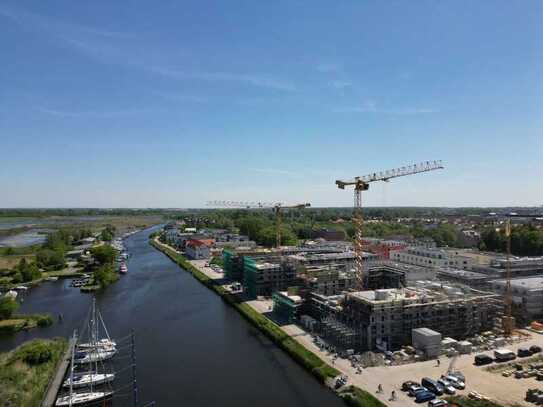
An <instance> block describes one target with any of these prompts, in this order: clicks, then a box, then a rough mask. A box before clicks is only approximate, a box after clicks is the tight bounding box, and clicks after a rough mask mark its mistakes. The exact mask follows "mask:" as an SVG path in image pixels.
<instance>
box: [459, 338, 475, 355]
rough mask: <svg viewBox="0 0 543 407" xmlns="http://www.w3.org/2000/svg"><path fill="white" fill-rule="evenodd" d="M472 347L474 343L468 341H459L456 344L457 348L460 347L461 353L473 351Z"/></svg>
mask: <svg viewBox="0 0 543 407" xmlns="http://www.w3.org/2000/svg"><path fill="white" fill-rule="evenodd" d="M471 347H472V343H471V342H468V341H461V342H458V343H457V345H456V349H458V352H460V354H467V353H471Z"/></svg>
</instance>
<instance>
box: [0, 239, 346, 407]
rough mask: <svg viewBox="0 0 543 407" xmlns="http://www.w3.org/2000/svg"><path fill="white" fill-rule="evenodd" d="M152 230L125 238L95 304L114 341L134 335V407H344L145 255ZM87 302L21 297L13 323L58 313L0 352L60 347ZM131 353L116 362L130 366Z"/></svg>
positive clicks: (60, 288)
mask: <svg viewBox="0 0 543 407" xmlns="http://www.w3.org/2000/svg"><path fill="white" fill-rule="evenodd" d="M151 232H152V229H148V230H145V231H142V232H140V233H137V234H134V235H132V236H130V237H129V238H128V239H127V240H126V241H125V245H126V248H127V250H128V252H129V253H130V255H131V257H130V259H129V261H128V269H129V272H128V274H127V275H125V276H123V277H122V278H121V280H120V281H119V282H118V283H116V284H114V285H112V286H110V287H108V288H107V289H106V290H105V291H104V292H101V293H98V294H97V295H96V304H97V306H98V308H99V309H100V310H101V312H102V314H103V316H104V320H105V323H106V325H107V327H108V329H109V331H110V334H111V335H112V337H114V338H121V337H125V336H126V335H128V334H130V331H131V330H132V329H134V330H135V333H136V355H137V382H138V388H139V400H140V406H142V405H144V404H145V403H148V402H150V401H156V403H157V406H206V407H207V406H221V407H222V406H237V407H239V406H273V407H277V406H308V407H309V406H311V407H318V406H327V407H328V406H331V407H335V406H338V407H339V406H342V405H343V403H342V402H341V401H340V399H339V398H338V397H337V396H335V395H334V394H333V393H332V392H331V391H330V390H328V389H326V388H325V387H324V386H322V385H320V384H319V383H318V382H317V381H316V380H315V379H314V378H313V377H312V376H311V375H310V374H309V373H307V372H306V371H305V370H303V369H302V368H301V367H299V366H298V365H297V364H296V363H295V362H293V361H292V360H291V359H290V358H289V357H288V356H287V355H286V354H285V353H284V352H283V351H281V350H280V349H278V348H277V347H276V346H275V345H274V344H273V343H271V342H270V341H269V340H268V339H267V338H265V337H264V336H263V335H262V334H260V333H259V332H258V331H257V330H256V329H255V328H253V327H252V326H251V325H250V324H249V323H248V322H247V321H245V320H244V319H243V318H242V317H241V316H240V315H239V314H238V313H237V311H235V310H234V309H232V308H231V307H229V306H228V305H226V304H225V303H224V302H223V301H222V300H221V299H220V298H219V297H218V296H217V295H216V294H215V293H213V292H212V291H210V290H208V289H207V288H205V287H204V286H202V285H201V284H200V283H199V282H198V281H196V280H195V279H194V278H193V277H192V276H191V275H190V274H189V273H186V272H184V271H183V270H181V269H180V268H179V267H178V266H177V265H176V264H175V263H173V262H172V261H171V260H170V259H169V258H167V257H166V256H165V255H163V254H162V253H160V252H159V251H157V250H156V249H154V248H153V247H151V246H150V245H149V243H148V236H149V234H150V233H151ZM91 299H92V297H91V296H90V295H88V294H82V293H80V292H79V290H78V289H74V288H71V287H69V280H64V281H62V280H59V281H56V282H46V283H43V284H41V285H40V286H38V287H35V288H33V289H32V290H31V291H30V293H28V294H27V295H26V298H25V301H24V302H23V304H22V306H21V309H20V312H21V313H44V312H49V313H51V314H53V315H57V314H58V313H62V315H63V320H62V322H56V323H55V324H53V325H52V326H50V327H47V328H41V329H39V328H38V329H34V330H31V331H29V332H22V333H19V334H17V335H15V336H11V337H1V338H0V351H5V350H8V349H12V348H13V347H15V346H17V345H18V344H20V343H22V342H24V341H26V340H29V339H32V338H35V337H47V338H51V337H55V336H62V337H65V338H67V337H68V336H70V335H71V333H72V331H73V329H74V328H78V329H79V328H81V325H82V321H83V320H84V319H85V317H86V315H87V313H88V310H89V307H90V304H91ZM128 351H129V350H125V351H124V353H122V352H123V351H121V355H119V356H118V357H116V358H115V359H114V361H115V362H114V363H115V368H116V370H117V371H121V370H122V369H126V367H127V366H128V364H129V357H128V356H123V355H128V353H127V352H128ZM115 382H116V383H115V385H116V387H117V388H119V387H122V388H121V389H120V391H119V392H118V397H117V398H115V399H114V404H115V405H117V406H118V405H121V406H124V405H126V406H128V405H132V404H131V398H130V397H131V395H130V384H129V383H130V375H129V369H127V370H124V371H122V372H121V373H120V374H119V377H118V379H116V381H115Z"/></svg>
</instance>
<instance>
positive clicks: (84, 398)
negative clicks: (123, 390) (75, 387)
mask: <svg viewBox="0 0 543 407" xmlns="http://www.w3.org/2000/svg"><path fill="white" fill-rule="evenodd" d="M112 395H113V392H112V391H90V392H85V393H72V394H70V395H68V396H63V397H59V398H57V402H56V403H55V405H56V406H58V407H61V406H77V405H81V404H86V403H92V402H94V401H100V400H103V399H105V398H107V397H110V396H112Z"/></svg>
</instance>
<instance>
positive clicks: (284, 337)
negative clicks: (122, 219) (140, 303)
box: [150, 239, 385, 407]
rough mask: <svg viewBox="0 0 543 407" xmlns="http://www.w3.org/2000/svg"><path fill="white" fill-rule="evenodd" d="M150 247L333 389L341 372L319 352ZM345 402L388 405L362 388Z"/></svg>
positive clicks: (185, 263) (184, 263)
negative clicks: (216, 296) (195, 280)
mask: <svg viewBox="0 0 543 407" xmlns="http://www.w3.org/2000/svg"><path fill="white" fill-rule="evenodd" d="M150 244H151V245H152V246H153V247H155V248H156V249H157V250H160V251H161V252H163V253H164V254H166V255H167V256H168V257H169V258H170V259H172V260H173V261H174V262H175V263H177V264H178V265H179V266H181V267H182V268H183V269H184V270H186V271H187V272H189V273H191V274H192V275H193V276H194V277H195V278H196V279H197V280H198V281H200V282H201V283H202V284H204V285H205V286H206V287H208V288H209V289H211V290H213V291H215V292H216V293H217V294H218V295H220V296H221V298H222V299H223V300H224V301H225V302H227V303H228V304H229V305H231V306H232V307H234V308H236V309H237V310H238V312H239V313H240V314H241V315H242V316H243V317H244V318H245V319H246V320H247V321H249V322H250V323H251V324H252V325H254V326H255V327H257V328H258V329H259V330H260V331H261V332H262V333H264V334H265V335H266V336H267V337H269V338H270V339H271V340H272V341H273V342H274V343H276V344H277V345H278V346H279V347H280V348H281V349H283V350H284V351H285V352H286V353H287V354H289V355H290V356H291V357H292V358H293V359H294V360H295V361H296V362H298V363H299V364H300V365H301V366H302V367H304V368H305V369H306V370H308V371H309V372H311V374H312V375H313V376H314V377H316V378H317V379H318V380H319V381H320V382H321V383H323V384H327V385H329V386H331V385H333V383H334V380H333V378H335V377H337V376H339V375H340V372H339V371H338V370H337V369H335V368H334V367H332V366H330V365H329V364H327V363H326V362H324V361H323V360H322V359H321V358H319V357H318V356H317V355H316V354H315V353H313V352H311V351H310V350H309V349H307V348H306V347H304V346H303V345H302V344H300V343H299V342H298V341H297V340H296V339H294V338H293V337H292V336H291V335H289V334H288V333H287V332H285V331H284V330H283V329H282V328H281V327H280V326H279V325H277V324H276V323H274V322H273V321H271V320H270V319H268V318H266V317H265V316H264V315H262V314H261V313H259V312H258V311H257V310H256V309H254V308H253V307H251V306H250V305H249V304H247V303H244V302H240V301H239V300H238V299H237V297H236V296H234V295H232V294H231V293H230V292H229V291H228V290H226V289H225V288H224V287H222V286H221V285H220V284H218V283H217V282H216V281H214V279H212V278H210V277H208V276H207V275H206V274H205V273H203V272H202V271H200V270H199V269H198V268H197V267H195V266H194V265H193V264H192V263H191V262H190V261H189V260H187V259H186V258H185V257H184V256H183V255H181V254H180V253H178V252H176V251H175V250H173V249H172V248H171V247H169V246H167V245H165V244H162V243H160V242H158V241H157V240H156V239H151V240H150ZM338 394H339V395H340V396H341V397H342V399H343V400H344V401H345V402H346V403H348V405H351V406H369V407H372V406H375V407H382V406H385V404H383V403H382V402H381V401H380V400H378V399H376V398H375V397H374V396H373V395H372V394H370V393H368V392H366V391H364V390H362V389H360V388H353V391H349V392H343V393H338Z"/></svg>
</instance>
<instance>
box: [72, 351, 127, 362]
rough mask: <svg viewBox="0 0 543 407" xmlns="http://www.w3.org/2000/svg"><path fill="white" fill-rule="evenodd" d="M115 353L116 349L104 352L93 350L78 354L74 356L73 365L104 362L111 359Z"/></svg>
mask: <svg viewBox="0 0 543 407" xmlns="http://www.w3.org/2000/svg"><path fill="white" fill-rule="evenodd" d="M116 353H117V350H116V349H112V350H104V349H93V350H89V351H86V352H78V353H77V354H76V355H75V358H74V363H75V364H76V365H81V364H85V363H95V362H102V361H104V360H108V359H111V358H112V357H113V356H115V354H116Z"/></svg>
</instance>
